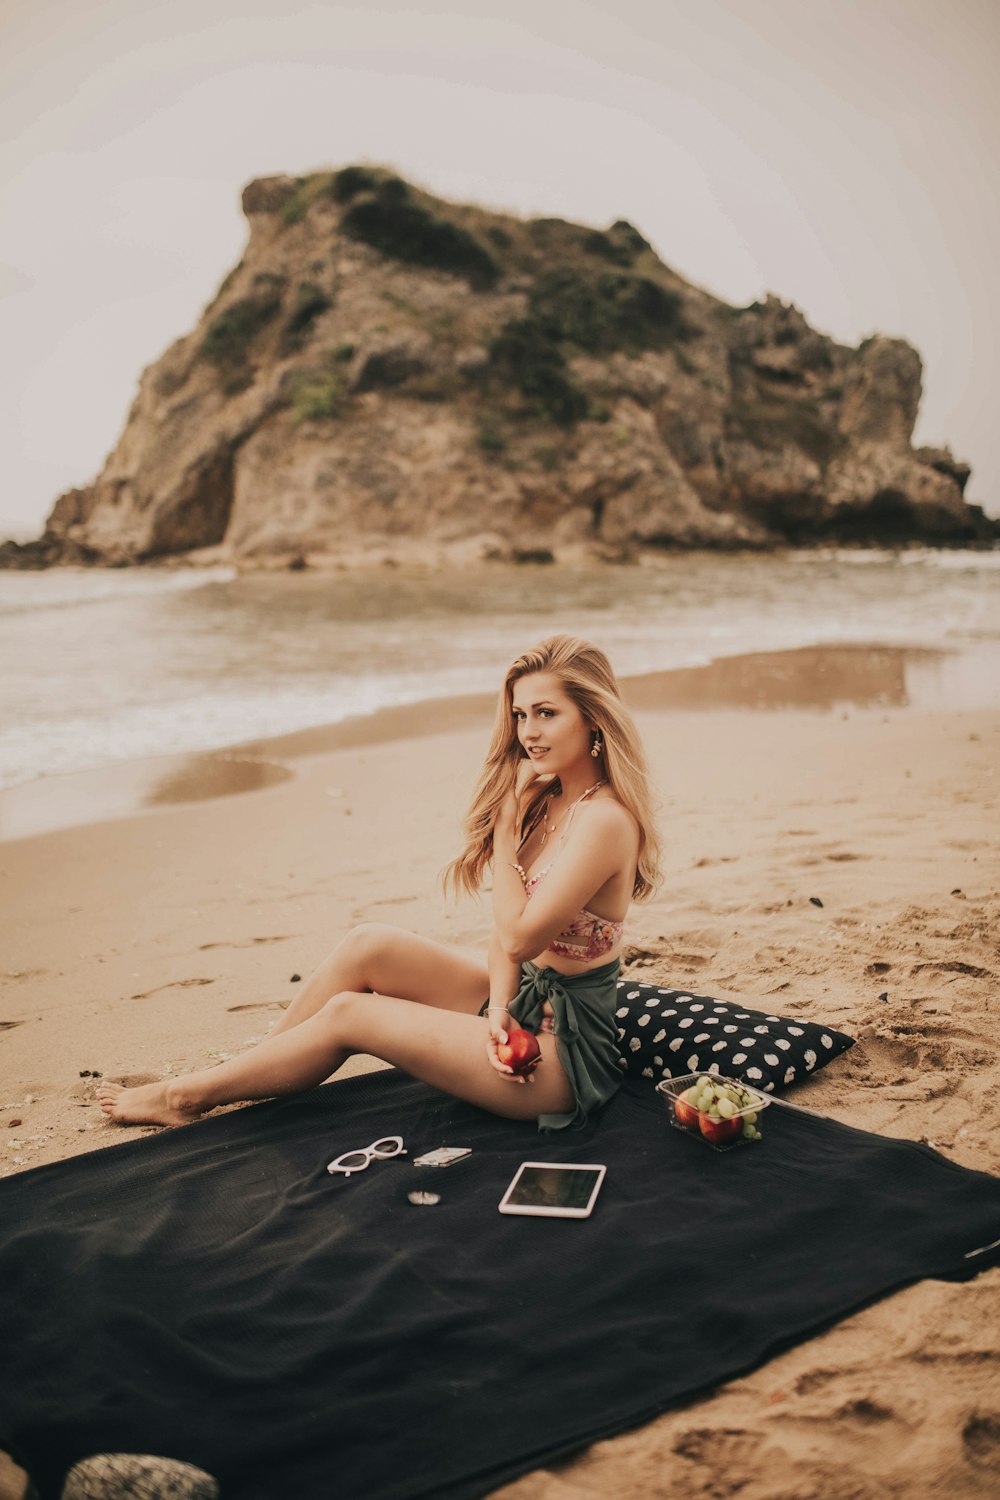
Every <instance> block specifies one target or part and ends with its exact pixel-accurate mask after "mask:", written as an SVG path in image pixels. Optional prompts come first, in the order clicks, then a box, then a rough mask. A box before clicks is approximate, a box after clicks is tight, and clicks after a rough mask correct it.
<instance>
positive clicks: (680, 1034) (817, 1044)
mask: <svg viewBox="0 0 1000 1500" xmlns="http://www.w3.org/2000/svg"><path fill="white" fill-rule="evenodd" d="M615 1018H616V1021H617V1025H618V1045H619V1047H620V1048H621V1054H622V1056H621V1066H622V1067H623V1068H624V1069H625V1070H626V1072H628V1073H630V1074H632V1075H640V1076H641V1077H643V1078H652V1079H654V1080H655V1081H656V1082H657V1083H658V1082H659V1081H660V1079H661V1078H682V1077H683V1076H684V1074H685V1073H699V1072H707V1073H721V1074H722V1075H723V1077H724V1078H739V1079H741V1080H742V1081H743V1082H744V1083H749V1084H752V1085H753V1086H754V1087H755V1088H759V1089H766V1090H767V1091H768V1092H770V1093H774V1092H778V1091H780V1090H781V1089H785V1088H790V1087H791V1086H792V1085H793V1084H796V1083H799V1082H801V1080H802V1079H803V1078H806V1077H808V1075H809V1074H810V1073H815V1072H817V1071H818V1070H819V1069H820V1068H822V1067H825V1066H826V1064H827V1063H828V1062H830V1061H831V1060H832V1059H833V1058H835V1057H837V1056H838V1054H839V1053H841V1052H846V1051H847V1049H848V1047H853V1046H854V1038H853V1037H850V1036H845V1035H844V1033H843V1032H842V1031H835V1030H834V1029H833V1027H832V1026H821V1025H818V1024H817V1023H816V1022H815V1021H802V1020H799V1019H798V1018H793V1017H789V1016H775V1015H771V1014H770V1013H769V1012H767V1011H763V1010H750V1009H749V1007H748V1006H746V1005H740V1004H738V1003H737V1002H735V1001H732V1000H713V999H712V997H711V996H710V995H695V994H692V993H691V992H690V991H689V990H664V989H659V988H658V987H657V986H656V985H652V984H636V983H632V982H630V981H629V980H627V979H620V980H619V981H618V1007H617V1009H616V1011H615Z"/></svg>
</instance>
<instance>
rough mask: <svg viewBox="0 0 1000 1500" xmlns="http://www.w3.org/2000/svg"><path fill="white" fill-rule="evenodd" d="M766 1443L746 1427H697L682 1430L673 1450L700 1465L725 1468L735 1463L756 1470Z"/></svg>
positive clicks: (749, 1469) (747, 1471)
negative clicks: (758, 1459)
mask: <svg viewBox="0 0 1000 1500" xmlns="http://www.w3.org/2000/svg"><path fill="white" fill-rule="evenodd" d="M763 1446H764V1439H763V1438H762V1437H761V1436H760V1435H759V1434H758V1433H756V1432H747V1430H746V1429H745V1428H743V1427H693V1428H691V1429H690V1430H689V1431H688V1432H682V1433H681V1435H680V1437H679V1438H678V1439H677V1441H676V1443H674V1445H673V1451H674V1452H675V1453H677V1454H679V1455H680V1457H681V1458H687V1459H690V1460H691V1462H692V1463H696V1464H710V1465H712V1466H713V1467H718V1468H720V1469H721V1468H722V1467H724V1466H726V1465H729V1464H732V1465H734V1466H735V1467H738V1468H740V1469H742V1470H744V1471H745V1472H746V1473H750V1472H752V1470H753V1469H754V1468H755V1466H756V1460H757V1458H758V1455H759V1454H760V1450H761V1448H762V1447H763Z"/></svg>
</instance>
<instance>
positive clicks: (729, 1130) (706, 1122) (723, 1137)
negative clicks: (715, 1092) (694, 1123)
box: [698, 1114, 743, 1146]
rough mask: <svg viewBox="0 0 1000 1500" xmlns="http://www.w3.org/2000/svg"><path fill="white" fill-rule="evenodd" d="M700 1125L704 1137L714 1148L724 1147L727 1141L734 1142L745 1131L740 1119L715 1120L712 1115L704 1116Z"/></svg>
mask: <svg viewBox="0 0 1000 1500" xmlns="http://www.w3.org/2000/svg"><path fill="white" fill-rule="evenodd" d="M698 1123H699V1125H700V1127H701V1133H702V1135H703V1136H704V1137H705V1139H706V1141H710V1142H711V1143H712V1145H713V1146H724V1145H725V1144H726V1142H727V1141H731V1140H733V1139H734V1137H736V1136H738V1135H740V1134H741V1133H742V1130H743V1121H742V1120H739V1119H736V1120H713V1119H712V1116H711V1115H705V1114H703V1115H702V1116H701V1118H700V1120H699V1121H698Z"/></svg>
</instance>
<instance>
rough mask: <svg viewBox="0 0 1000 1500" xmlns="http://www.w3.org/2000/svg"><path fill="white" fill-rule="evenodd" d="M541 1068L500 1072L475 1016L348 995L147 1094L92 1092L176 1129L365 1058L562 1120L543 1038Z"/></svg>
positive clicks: (553, 1061)
mask: <svg viewBox="0 0 1000 1500" xmlns="http://www.w3.org/2000/svg"><path fill="white" fill-rule="evenodd" d="M538 1040H539V1045H540V1046H541V1049H542V1061H541V1063H540V1064H539V1065H538V1068H537V1069H536V1070H535V1072H534V1074H533V1075H532V1076H531V1081H530V1082H525V1083H522V1082H519V1081H517V1080H514V1079H511V1078H508V1077H505V1076H503V1075H501V1074H499V1073H497V1072H496V1070H495V1069H494V1068H492V1067H491V1066H490V1064H489V1062H488V1060H487V1056H486V1022H485V1020H483V1019H482V1018H480V1017H479V1016H474V1015H469V1014H462V1013H460V1012H457V1011H448V1010H443V1009H439V1008H438V1007H436V1006H425V1005H422V1004H420V1003H414V1002H413V1001H411V1000H405V999H401V998H399V997H396V996H383V995H372V994H366V993H355V992H350V991H349V992H346V993H344V994H340V995H335V996H334V997H333V998H332V999H331V1000H329V1001H328V1002H327V1003H326V1005H324V1006H323V1008H322V1009H321V1010H320V1011H318V1012H317V1013H316V1014H315V1015H313V1016H310V1017H309V1018H308V1019H307V1020H305V1021H302V1022H300V1023H299V1025H297V1026H295V1027H293V1028H292V1029H291V1030H290V1031H285V1032H283V1033H281V1034H279V1035H277V1036H270V1037H267V1038H266V1039H265V1040H264V1041H263V1042H261V1043H260V1044H259V1045H258V1046H256V1047H253V1048H251V1049H250V1051H249V1052H245V1053H243V1054H242V1056H240V1057H234V1058H231V1059H229V1061H227V1062H224V1063H220V1064H219V1065H218V1066H217V1067H214V1068H205V1069H202V1070H201V1071H200V1072H197V1073H187V1074H185V1075H184V1076H183V1077H180V1078H175V1079H170V1080H168V1081H167V1082H166V1083H161V1084H151V1085H149V1086H148V1087H145V1088H137V1089H121V1088H119V1087H118V1086H117V1085H114V1084H106V1085H103V1086H102V1087H101V1088H100V1089H98V1098H99V1099H100V1102H101V1108H102V1109H103V1110H104V1111H105V1113H106V1114H108V1115H110V1116H111V1117H112V1118H113V1119H116V1120H119V1121H121V1122H123V1123H132V1124H140V1123H151V1124H158V1125H179V1124H183V1123H185V1122H186V1121H189V1120H193V1119H197V1117H198V1116H199V1115H201V1114H204V1113H205V1111H206V1110H209V1109H214V1108H215V1107H216V1106H217V1105H220V1104H233V1103H236V1102H237V1101H242V1100H247V1099H267V1098H271V1097H272V1096H273V1095H275V1094H290V1093H297V1092H299V1091H300V1090H303V1089H308V1088H313V1087H315V1085H316V1084H319V1083H322V1082H323V1080H324V1079H325V1078H328V1077H329V1076H330V1074H331V1073H334V1072H336V1070H337V1068H339V1067H340V1065H341V1063H343V1062H344V1061H345V1059H346V1058H347V1057H349V1056H350V1055H351V1054H352V1053H355V1052H367V1053H370V1054H371V1055H372V1056H374V1057H379V1058H381V1059H382V1060H383V1061H384V1062H388V1063H391V1064H393V1065H394V1066H395V1067H398V1068H402V1069H403V1070H404V1071H405V1072H407V1073H409V1074H411V1075H412V1076H413V1077H414V1078H420V1079H422V1080H423V1081H424V1082H425V1083H429V1084H432V1085H433V1086H434V1087H435V1088H439V1089H443V1090H445V1091H446V1092H447V1093H450V1094H454V1095H455V1096H456V1097H457V1098H459V1099H464V1100H466V1101H468V1102H469V1103H470V1104H478V1105H479V1106H480V1107H481V1108H483V1109H488V1110H491V1111H492V1112H493V1113H495V1114H498V1115H504V1116H506V1117H508V1118H511V1119H532V1118H534V1117H536V1116H537V1115H540V1114H561V1113H564V1112H567V1111H569V1110H571V1109H572V1107H573V1093H572V1090H571V1088H570V1086H569V1083H568V1081H567V1079H566V1075H565V1074H564V1072H563V1070H562V1067H561V1065H560V1063H559V1058H558V1053H557V1050H556V1041H555V1038H554V1037H552V1036H549V1035H547V1034H540V1035H539V1038H538Z"/></svg>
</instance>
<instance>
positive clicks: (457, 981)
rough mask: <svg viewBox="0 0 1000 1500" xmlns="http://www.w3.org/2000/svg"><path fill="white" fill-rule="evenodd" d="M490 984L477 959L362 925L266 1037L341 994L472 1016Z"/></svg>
mask: <svg viewBox="0 0 1000 1500" xmlns="http://www.w3.org/2000/svg"><path fill="white" fill-rule="evenodd" d="M489 983H490V981H489V970H488V968H487V966H486V963H485V961H484V960H483V959H481V958H479V957H478V955H475V954H470V953H463V952H462V951H461V950H460V949H458V948H450V947H448V946H447V945H446V944H444V943H435V942H433V941H432V940H431V939H430V938H425V937H418V936H417V935H416V934H415V933H412V932H404V931H402V930H401V929H400V928H398V927H389V926H387V925H385V924H384V923H381V922H364V923H362V925H361V926H359V927H354V928H352V930H351V931H350V932H349V933H348V934H347V935H346V937H344V938H343V939H342V940H341V941H340V942H339V943H338V944H337V946H336V948H334V950H333V952H332V953H330V954H329V955H328V957H327V958H325V959H324V960H323V962H322V963H321V964H320V965H319V967H318V968H317V969H315V970H314V971H313V973H312V975H311V976H310V978H309V980H308V982H307V983H306V985H305V986H304V988H303V989H302V990H301V991H300V993H299V994H297V995H296V996H295V999H294V1000H293V1001H292V1003H291V1005H290V1006H289V1007H288V1009H287V1010H286V1011H285V1013H284V1015H283V1016H282V1017H281V1018H280V1019H279V1021H278V1022H277V1024H276V1025H275V1026H274V1027H273V1028H272V1029H271V1032H270V1035H271V1036H278V1035H279V1034H280V1033H281V1032H283V1031H288V1030H289V1028H290V1027H292V1026H298V1025H300V1024H301V1022H303V1021H307V1020H308V1019H309V1017H310V1016H314V1015H315V1014H316V1012H317V1011H318V1010H321V1009H322V1007H323V1006H324V1005H325V1004H326V1002H327V1001H328V1000H329V999H330V997H331V995H340V994H343V993H344V992H345V991H351V992H353V993H358V992H363V991H365V990H367V991H370V992H372V993H374V994H379V995H398V996H399V997H401V998H402V999H404V1000H416V1001H418V1002H419V1003H420V1004H421V1005H436V1006H439V1007H441V1008H442V1009H444V1010H464V1011H475V1010H478V1009H479V1007H480V1006H481V1005H482V1003H483V1001H484V1000H485V999H486V996H487V995H488V994H489Z"/></svg>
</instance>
